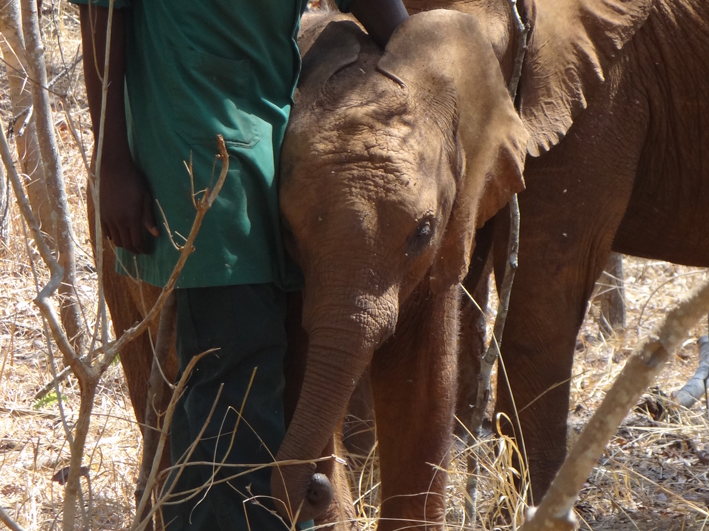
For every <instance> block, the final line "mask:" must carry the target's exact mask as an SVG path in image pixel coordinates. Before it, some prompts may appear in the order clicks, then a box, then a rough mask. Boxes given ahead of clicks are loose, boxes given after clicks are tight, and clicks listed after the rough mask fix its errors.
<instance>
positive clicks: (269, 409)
mask: <svg viewBox="0 0 709 531" xmlns="http://www.w3.org/2000/svg"><path fill="white" fill-rule="evenodd" d="M176 293H177V353H178V360H179V366H180V374H182V372H183V371H184V370H185V368H186V366H187V364H188V363H189V361H190V360H191V359H192V358H193V357H194V356H195V355H197V354H199V353H201V352H204V351H206V350H209V349H215V348H216V349H219V350H217V351H215V352H213V353H210V354H207V355H206V356H205V357H204V358H203V359H201V360H200V361H199V362H198V364H197V365H196V367H195V369H194V371H193V372H192V374H191V376H190V379H189V382H188V385H187V389H186V390H185V393H184V394H183V396H182V397H181V398H180V400H179V402H178V404H177V409H176V411H175V415H174V418H173V423H172V428H171V444H172V461H173V464H174V463H177V462H180V461H184V459H185V456H186V455H187V453H188V451H189V448H190V446H191V445H192V444H193V442H194V441H195V440H197V439H199V440H198V442H197V443H196V446H195V447H194V451H193V453H192V454H191V457H190V458H189V462H190V463H209V464H199V465H196V464H188V465H187V467H185V468H184V469H183V471H182V472H181V474H180V475H179V477H178V476H177V474H176V473H175V472H173V474H172V476H171V480H172V482H173V483H174V487H173V494H175V495H176V497H174V498H173V499H172V500H171V501H170V502H168V504H167V505H165V506H164V508H163V514H164V516H165V521H166V522H169V524H168V527H169V531H180V530H183V529H205V530H208V531H217V530H223V531H226V530H230V531H231V530H237V531H242V530H243V531H246V530H248V529H258V530H263V531H270V530H276V529H285V527H284V524H283V523H282V522H281V521H280V520H279V519H278V518H277V517H276V516H274V514H272V513H271V512H270V509H272V505H271V503H270V500H269V499H268V495H269V493H270V475H271V469H270V468H265V469H261V470H257V471H252V472H248V474H246V475H242V476H240V477H234V476H235V475H236V474H240V473H244V472H245V471H248V470H249V468H246V467H243V466H239V467H236V466H234V465H249V464H261V463H271V462H273V456H275V454H276V452H277V451H278V447H279V446H280V444H281V441H282V440H283V437H284V434H285V427H284V420H283V400H282V398H283V397H282V395H283V387H284V377H283V357H284V354H285V350H286V333H285V318H286V303H285V294H284V293H283V292H281V291H280V290H278V289H277V288H276V287H274V286H273V285H270V284H262V285H261V284H259V285H245V286H226V287H218V288H191V289H181V290H177V291H176ZM254 369H256V373H255V376H254V379H253V383H252V384H251V385H250V381H251V378H252V374H253V372H254ZM247 393H248V396H247ZM245 397H246V399H245ZM242 405H243V417H242V418H241V420H239V414H238V412H239V411H240V410H241V408H242ZM205 423H206V426H205ZM203 428H204V432H203V433H202V435H201V437H200V432H201V430H202V429H203ZM235 428H236V429H235ZM221 462H224V465H223V466H221V467H220V466H219V463H221ZM190 491H194V492H196V494H194V493H191V492H190ZM189 496H192V497H191V498H190V497H189ZM247 498H255V501H251V502H244V500H245V499H247ZM176 502H177V503H176Z"/></svg>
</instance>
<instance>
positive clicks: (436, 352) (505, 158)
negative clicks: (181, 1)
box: [107, 0, 709, 529]
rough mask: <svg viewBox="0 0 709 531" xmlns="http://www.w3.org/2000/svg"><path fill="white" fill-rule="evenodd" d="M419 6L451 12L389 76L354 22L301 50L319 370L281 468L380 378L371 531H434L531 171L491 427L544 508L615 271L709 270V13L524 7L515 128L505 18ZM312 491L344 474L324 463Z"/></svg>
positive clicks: (280, 486)
mask: <svg viewBox="0 0 709 531" xmlns="http://www.w3.org/2000/svg"><path fill="white" fill-rule="evenodd" d="M405 3H406V5H407V7H408V8H409V9H410V11H411V12H418V11H420V10H424V9H425V10H428V9H432V8H437V7H445V8H449V9H451V11H433V12H430V13H422V14H420V15H417V16H414V17H412V18H411V19H410V20H409V21H408V22H407V23H406V24H405V25H404V26H402V28H400V29H399V30H398V31H397V33H395V35H394V36H393V38H392V41H391V42H390V44H389V46H388V47H387V50H386V51H385V52H384V53H382V52H381V51H380V50H378V49H376V47H375V46H374V45H373V44H372V43H371V42H370V41H369V40H368V39H367V38H366V36H365V35H364V34H363V33H362V32H361V31H360V30H359V29H358V28H357V27H356V26H355V25H354V24H353V23H351V22H346V21H339V22H333V23H331V24H330V25H329V26H327V25H326V24H325V22H326V21H325V19H320V21H319V22H314V26H311V27H309V29H306V32H305V35H306V36H308V42H307V44H306V43H304V46H303V48H304V52H306V55H305V57H304V62H303V75H302V79H301V85H300V88H299V94H298V97H297V104H296V106H295V108H294V111H293V118H292V123H291V126H290V129H289V132H288V135H287V139H286V144H285V146H284V152H283V160H282V162H283V168H282V172H283V180H282V190H281V197H282V211H283V215H284V219H285V221H286V225H287V231H288V233H289V234H288V239H289V250H290V252H291V253H292V254H293V256H294V257H295V258H296V260H297V261H298V262H299V264H300V265H301V267H302V268H303V271H304V274H305V278H306V289H305V291H304V295H303V307H302V317H303V319H302V324H303V327H304V330H305V332H306V333H307V336H308V339H309V344H308V348H307V349H305V348H302V347H303V342H302V341H301V342H299V343H298V342H295V343H294V344H295V345H300V347H299V348H296V347H294V351H306V350H307V358H308V363H307V367H306V369H305V372H304V377H303V384H302V394H301V398H300V400H298V401H297V406H295V404H293V405H294V408H295V411H294V412H293V418H292V421H291V423H290V426H289V429H288V433H287V436H286V440H285V442H284V444H283V446H282V448H281V450H280V452H279V454H278V459H297V460H304V459H314V458H317V457H319V456H320V455H322V454H323V452H325V453H327V451H328V450H329V449H331V448H332V446H331V445H332V434H333V431H334V430H335V429H336V427H337V425H338V423H339V422H340V420H341V418H342V416H343V415H344V412H345V409H346V406H347V402H348V400H349V398H350V396H351V394H352V392H353V390H354V387H355V385H356V382H357V380H358V379H359V378H360V376H361V375H362V374H363V372H364V371H365V369H366V367H367V366H368V365H371V376H372V389H373V395H374V402H375V411H376V421H377V433H378V437H379V447H380V467H381V477H382V487H381V489H382V490H381V492H382V497H381V499H382V509H381V513H380V516H381V520H380V523H379V529H400V528H402V527H406V528H416V527H419V528H424V527H427V528H442V525H443V511H444V500H443V493H444V488H445V484H446V478H445V474H444V473H443V472H441V470H443V469H444V468H445V465H446V463H447V459H448V451H449V447H450V443H451V431H452V428H453V411H454V405H455V404H454V402H455V375H456V370H457V369H456V357H457V353H458V334H459V328H460V322H459V315H460V313H459V305H460V300H459V299H460V294H459V288H458V287H457V284H458V282H459V281H461V280H462V279H463V277H464V275H465V273H466V271H467V269H468V265H469V261H470V256H471V252H472V250H473V248H474V245H475V244H474V233H475V230H476V229H477V228H479V227H480V226H481V225H482V224H483V223H484V222H485V221H486V220H488V219H489V218H490V217H491V216H494V215H495V213H496V212H497V211H498V210H499V209H500V208H501V207H502V206H503V205H504V204H505V203H506V201H507V200H508V199H509V197H510V195H511V194H512V193H513V192H515V191H519V190H520V189H521V187H522V181H521V178H520V171H521V168H522V163H523V161H524V160H525V157H526V168H525V173H524V176H525V181H526V187H527V189H526V190H525V191H524V192H523V193H522V194H521V195H520V210H521V217H522V225H521V235H520V267H519V270H518V273H517V278H516V282H515V286H514V288H513V291H512V298H511V306H510V313H509V316H508V322H507V328H506V330H505V339H504V343H503V346H502V354H503V358H504V360H505V364H506V369H507V374H508V375H509V378H510V388H511V392H512V393H513V394H514V401H515V403H516V406H517V410H519V411H520V415H519V418H517V417H516V416H515V413H514V411H515V410H514V408H513V407H512V397H511V395H510V393H509V392H508V391H507V388H506V387H501V388H500V389H499V390H498V403H497V410H498V411H501V412H505V413H506V414H507V415H508V416H509V417H510V418H511V419H513V423H514V424H515V426H514V427H512V426H510V427H509V429H510V430H513V429H514V431H515V432H516V433H523V434H524V448H525V451H526V455H527V457H528V459H529V465H530V470H531V476H532V488H533V494H534V497H535V498H537V497H540V496H541V495H542V494H543V493H544V492H545V491H546V489H547V488H548V485H549V482H550V481H551V478H552V477H553V474H554V473H555V471H556V469H557V468H558V466H559V465H560V464H561V461H562V460H563V457H564V455H565V451H566V450H565V435H566V415H567V412H568V396H569V385H568V381H569V378H570V376H571V366H572V361H573V350H574V344H575V337H576V334H577V332H578V328H579V326H580V324H581V320H582V318H583V315H584V312H585V309H586V304H587V301H588V298H589V296H590V294H591V290H592V288H593V284H594V282H595V280H596V279H597V277H598V276H599V274H600V272H601V270H602V268H603V265H604V264H605V262H606V259H607V257H608V254H609V253H610V252H611V250H616V251H618V252H623V253H627V254H635V255H639V256H646V257H655V258H661V259H665V260H671V261H675V262H679V263H684V264H689V265H709V250H708V249H709V245H707V244H708V243H709V241H707V240H708V239H709V236H707V234H709V231H708V230H707V229H709V227H707V225H709V218H707V217H706V215H705V208H703V206H704V205H706V204H709V175H707V172H709V164H708V163H707V162H706V161H705V160H704V157H706V155H705V153H706V150H705V149H703V148H704V147H705V146H706V145H707V141H709V139H707V138H706V137H707V135H709V132H707V131H709V127H707V126H709V123H708V122H709V112H708V109H707V102H706V98H705V95H706V94H707V93H708V92H709V90H708V89H709V77H708V76H706V75H705V73H706V72H707V71H709V68H708V67H709V65H707V64H706V63H707V62H709V59H708V58H709V53H708V52H709V26H708V24H709V23H708V22H707V21H709V8H708V7H706V6H705V5H704V3H703V2H701V1H699V0H662V1H653V0H574V1H571V0H564V1H561V0H555V1H552V0H536V1H532V0H527V1H526V2H521V1H520V2H518V3H519V8H520V11H521V14H522V17H523V19H524V20H525V21H527V23H528V24H529V25H530V27H531V33H530V40H529V49H528V51H527V54H526V57H525V61H524V64H523V68H522V76H521V79H520V83H519V91H518V94H517V100H516V103H517V107H518V109H519V116H518V115H517V114H516V113H515V112H514V108H513V106H512V101H511V99H510V98H509V96H508V95H507V88H506V87H507V85H508V82H509V79H510V77H511V75H512V70H513V65H514V56H515V53H516V50H517V44H518V43H517V42H516V37H515V32H514V31H513V25H514V22H513V18H512V13H511V6H510V3H509V2H504V1H502V0H499V1H498V0H480V1H477V2H475V1H473V2H470V1H461V2H451V1H431V2H423V1H411V2H405ZM455 10H459V11H462V12H464V13H460V12H457V11H455ZM498 218H499V219H498ZM505 219H506V213H504V211H503V212H502V213H501V214H500V215H498V216H497V217H495V218H493V220H492V221H491V222H490V223H491V224H490V225H488V230H489V231H491V232H492V233H493V240H494V244H493V247H494V249H495V257H494V258H495V262H496V265H497V266H498V270H499V267H500V265H501V264H502V263H503V262H504V256H502V254H501V253H500V251H501V250H504V249H506V245H505V240H506V234H507V230H506V223H505V221H504V220H505ZM478 269H479V268H478ZM476 271H477V269H476ZM498 276H499V275H498ZM476 281H477V279H469V280H468V282H469V283H471V284H473V285H475V284H477V282H476ZM116 282H121V281H120V280H116ZM117 285H118V284H116V286H117ZM124 293H125V291H124V290H122V289H121V288H116V289H112V288H109V289H107V299H108V302H109V305H110V307H111V311H112V314H113V315H114V322H115V323H116V327H117V329H119V330H120V329H124V328H126V327H127V326H129V325H130V324H132V323H133V322H134V321H135V320H137V317H136V316H137V315H138V314H139V313H140V312H139V310H138V309H136V308H133V309H132V310H130V309H126V308H125V299H124ZM294 315H297V312H296V313H294ZM463 325H464V328H465V327H468V324H467V323H463ZM301 337H303V336H302V333H301ZM139 350H140V349H133V350H132V351H131V352H126V353H124V354H123V355H122V358H121V359H122V361H123V363H124V367H126V369H127V371H126V372H127V377H128V383H129V386H130V389H131V398H132V399H133V400H134V404H135V407H136V408H138V409H140V408H141V399H142V404H144V402H145V398H144V397H145V391H144V388H145V380H146V378H145V374H146V372H145V369H144V368H145V367H149V361H146V359H147V360H149V356H148V358H145V352H149V350H148V351H140V352H139ZM141 360H142V361H141ZM144 362H145V363H144ZM148 370H149V369H148ZM295 387H297V385H296V386H295ZM294 402H295V400H294ZM140 415H142V413H141V414H140ZM139 418H140V416H139ZM520 427H521V431H520ZM412 441H416V443H415V444H413V443H412ZM432 463H433V464H436V465H440V466H441V468H437V467H434V466H432ZM321 471H322V472H324V473H325V475H328V474H331V473H332V472H333V469H332V464H330V466H329V467H325V468H323V469H322V470H321ZM313 472H314V470H313V468H312V467H311V466H309V465H298V466H286V467H281V468H280V469H278V470H277V472H276V473H275V474H274V477H273V491H274V494H275V495H276V496H277V497H278V498H279V499H281V500H283V501H284V502H285V504H284V505H283V506H282V507H281V508H282V509H283V512H284V513H288V510H287V509H288V508H287V507H286V504H288V505H290V506H291V507H290V508H291V509H296V508H298V507H300V508H301V512H300V518H301V519H308V518H311V517H318V516H320V515H322V514H323V511H326V510H327V509H328V508H330V509H333V507H332V506H330V505H329V504H330V501H331V490H330V487H329V485H328V481H327V480H325V479H323V477H322V476H320V475H316V476H314V474H313ZM335 490H336V491H337V492H340V491H339V489H338V488H337V487H335ZM334 503H335V505H336V507H335V509H337V510H338V511H341V510H343V507H342V506H337V498H336V499H335V502H334ZM325 514H328V513H325ZM331 514H332V513H331Z"/></svg>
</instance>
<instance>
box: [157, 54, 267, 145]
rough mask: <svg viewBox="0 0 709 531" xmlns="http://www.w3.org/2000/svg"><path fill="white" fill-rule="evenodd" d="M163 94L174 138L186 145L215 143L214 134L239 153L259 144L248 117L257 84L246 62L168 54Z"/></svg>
mask: <svg viewBox="0 0 709 531" xmlns="http://www.w3.org/2000/svg"><path fill="white" fill-rule="evenodd" d="M172 52H173V53H172V57H171V58H170V63H171V64H170V65H169V66H170V69H171V70H172V71H173V75H171V76H169V81H168V90H169V92H168V93H167V94H166V95H165V96H166V98H168V100H169V101H171V102H172V107H173V112H174V117H175V124H176V127H177V132H178V134H179V135H180V136H181V137H182V138H184V139H185V140H186V141H187V142H188V143H190V144H193V143H200V144H201V143H206V142H209V143H214V142H216V140H215V137H216V135H217V134H221V135H222V136H223V137H224V140H225V141H226V142H227V143H229V144H233V145H236V146H239V147H242V148H251V147H253V146H255V145H256V143H257V142H258V141H259V134H258V127H257V123H256V119H255V117H254V116H253V115H252V114H251V113H250V112H249V110H250V108H251V107H252V104H250V103H251V102H250V98H251V99H253V98H254V93H255V91H256V84H255V82H253V81H252V80H253V75H252V71H251V67H250V65H249V62H248V61H246V60H233V59H225V58H222V57H217V56H214V55H210V54H206V53H201V52H197V51H195V50H192V49H189V48H179V49H178V48H173V49H172Z"/></svg>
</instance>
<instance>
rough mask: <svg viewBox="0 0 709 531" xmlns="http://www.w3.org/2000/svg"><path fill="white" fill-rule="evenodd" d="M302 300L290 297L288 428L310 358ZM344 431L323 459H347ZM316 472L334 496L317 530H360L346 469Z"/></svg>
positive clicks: (327, 466) (324, 465) (322, 467)
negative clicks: (333, 457) (303, 322)
mask: <svg viewBox="0 0 709 531" xmlns="http://www.w3.org/2000/svg"><path fill="white" fill-rule="evenodd" d="M302 320H303V298H302V294H301V293H300V292H293V293H289V294H288V320H287V324H286V330H287V333H288V352H287V353H286V359H285V363H284V371H285V374H286V385H285V390H284V392H283V401H284V404H283V411H284V415H285V421H286V427H288V425H289V424H290V421H291V420H292V418H293V413H294V412H295V407H296V405H297V403H298V397H299V395H300V388H301V385H302V383H303V377H304V375H305V364H306V359H307V354H308V334H307V333H306V331H305V330H304V329H303V326H302ZM341 432H342V430H341V429H340V430H338V432H336V433H334V434H333V436H332V438H331V439H330V440H329V441H328V443H327V445H326V446H325V448H324V449H323V452H322V456H323V457H327V456H331V455H337V456H342V455H344V448H343V445H342V441H341V438H342V435H341ZM317 471H318V472H319V473H321V474H325V475H326V476H327V477H328V478H329V479H330V484H331V485H332V488H333V490H334V492H335V495H334V496H333V499H332V503H331V504H330V506H329V507H328V508H327V509H326V510H325V512H324V513H323V514H322V515H321V516H320V517H319V518H318V519H316V520H315V525H316V527H317V528H318V529H323V530H327V531H350V530H352V531H354V530H356V529H359V527H358V526H357V521H356V514H355V510H354V503H353V501H352V494H351V493H350V487H349V482H348V480H347V472H346V470H345V467H344V466H343V465H342V464H340V463H336V462H335V461H333V460H327V461H322V462H320V463H318V465H317Z"/></svg>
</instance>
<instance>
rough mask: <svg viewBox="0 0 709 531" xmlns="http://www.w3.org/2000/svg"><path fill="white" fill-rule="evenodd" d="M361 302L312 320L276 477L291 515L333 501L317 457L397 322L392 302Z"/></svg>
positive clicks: (283, 508)
mask: <svg viewBox="0 0 709 531" xmlns="http://www.w3.org/2000/svg"><path fill="white" fill-rule="evenodd" d="M380 300H381V299H380ZM356 306H357V307H358V308H359V309H358V310H357V311H353V312H344V313H343V312H342V308H339V311H338V310H335V309H332V311H323V312H321V313H320V312H319V313H320V315H329V316H336V317H335V321H336V322H329V323H325V324H323V323H322V322H312V321H311V323H310V324H311V326H310V327H309V328H310V330H309V332H310V333H309V338H310V343H309V350H308V358H307V367H306V370H305V376H304V379H303V385H302V388H301V393H300V397H299V399H298V405H297V406H296V410H295V413H294V415H293V419H292V421H291V423H290V425H289V427H288V432H287V433H286V437H285V439H284V441H283V444H282V445H281V448H280V449H279V451H278V455H277V457H276V460H277V461H278V462H279V463H281V464H280V465H279V466H278V467H277V468H274V471H273V476H272V478H271V491H272V495H273V496H274V498H275V499H276V500H277V506H278V510H279V512H281V514H282V515H283V516H284V517H287V518H289V519H291V520H296V521H299V522H302V521H307V520H311V519H314V518H317V517H318V516H319V515H320V514H322V513H323V512H324V511H325V510H326V509H327V508H328V507H329V505H330V502H331V501H332V497H333V489H332V486H331V485H330V482H329V480H328V479H327V478H326V477H325V476H324V475H323V474H318V473H316V465H315V464H314V463H313V462H312V461H313V460H315V459H318V458H319V457H321V455H322V452H323V449H324V448H325V447H326V445H327V444H328V442H329V441H330V438H331V437H332V435H333V432H334V431H335V429H336V428H337V425H338V424H339V422H340V421H341V419H342V418H343V416H344V413H345V410H346V408H347V404H348V402H349V399H350V397H351V395H352V393H353V391H354V389H355V387H356V385H357V382H358V381H359V379H360V377H361V376H362V374H363V373H364V371H365V370H366V368H367V365H368V364H369V362H370V360H371V357H372V353H373V351H374V349H375V348H376V347H377V346H378V344H379V343H380V342H381V340H382V339H383V338H385V337H386V336H388V335H389V333H390V332H391V330H393V323H395V322H396V318H397V315H396V313H397V312H396V309H395V308H396V307H395V306H394V305H387V307H388V308H389V310H388V311H386V312H373V311H372V310H371V308H372V305H364V306H365V307H366V308H368V309H363V305H362V304H361V301H360V304H357V305H356ZM378 306H379V305H378ZM383 314H385V315H383ZM329 320H330V321H332V320H331V319H329ZM293 461H298V462H295V463H293ZM302 461H310V462H306V463H302ZM278 500H280V503H278Z"/></svg>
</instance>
